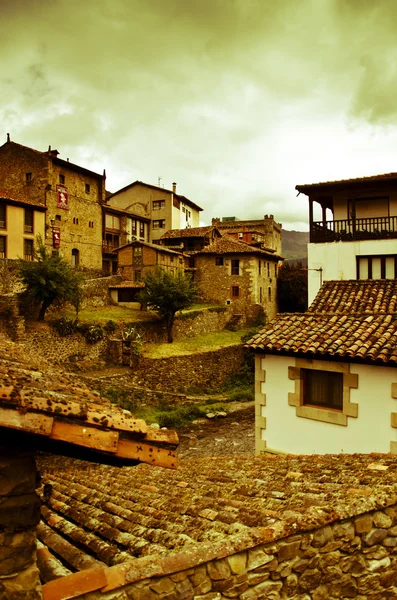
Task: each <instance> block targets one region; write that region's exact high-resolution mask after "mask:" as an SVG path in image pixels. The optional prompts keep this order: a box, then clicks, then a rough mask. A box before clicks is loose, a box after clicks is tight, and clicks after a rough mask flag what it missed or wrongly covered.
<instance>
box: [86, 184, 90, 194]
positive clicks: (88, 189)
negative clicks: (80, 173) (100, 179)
mask: <svg viewBox="0 0 397 600" xmlns="http://www.w3.org/2000/svg"><path fill="white" fill-rule="evenodd" d="M85 193H86V194H89V193H90V184H89V183H86V184H85Z"/></svg>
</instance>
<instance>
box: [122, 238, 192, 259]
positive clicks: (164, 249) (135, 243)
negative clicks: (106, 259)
mask: <svg viewBox="0 0 397 600" xmlns="http://www.w3.org/2000/svg"><path fill="white" fill-rule="evenodd" d="M140 245H142V246H146V247H147V248H152V249H153V250H158V251H159V252H165V253H166V254H176V255H178V256H183V253H182V252H177V251H176V250H171V249H170V248H167V246H162V245H161V244H151V243H150V242H143V241H142V240H133V241H132V242H128V244H123V246H119V247H118V248H115V249H114V250H113V252H115V253H117V252H118V251H119V250H121V249H122V248H127V247H128V246H140Z"/></svg>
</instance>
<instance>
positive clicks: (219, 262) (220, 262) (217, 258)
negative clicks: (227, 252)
mask: <svg viewBox="0 0 397 600" xmlns="http://www.w3.org/2000/svg"><path fill="white" fill-rule="evenodd" d="M223 265H224V260H223V256H215V266H216V267H223Z"/></svg>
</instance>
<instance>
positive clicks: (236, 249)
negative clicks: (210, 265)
mask: <svg viewBox="0 0 397 600" xmlns="http://www.w3.org/2000/svg"><path fill="white" fill-rule="evenodd" d="M191 254H194V255H198V254H255V255H259V256H263V257H266V258H268V259H269V260H276V261H278V260H282V258H281V256H279V255H278V254H275V253H274V252H269V251H266V250H262V248H258V247H256V246H253V245H252V244H247V242H242V241H240V240H236V239H235V238H234V237H231V236H229V235H224V236H223V237H221V238H217V239H215V240H213V241H212V242H211V243H210V244H208V246H205V248H202V249H201V250H196V251H195V252H192V253H191Z"/></svg>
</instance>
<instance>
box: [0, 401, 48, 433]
mask: <svg viewBox="0 0 397 600" xmlns="http://www.w3.org/2000/svg"><path fill="white" fill-rule="evenodd" d="M53 423H54V419H53V418H52V417H50V416H48V415H39V414H37V413H24V414H23V413H21V412H18V411H17V410H15V409H14V408H4V407H3V406H0V426H1V427H10V428H11V429H20V430H22V431H26V432H29V433H37V434H39V435H46V436H49V435H51V431H52V427H53Z"/></svg>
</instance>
